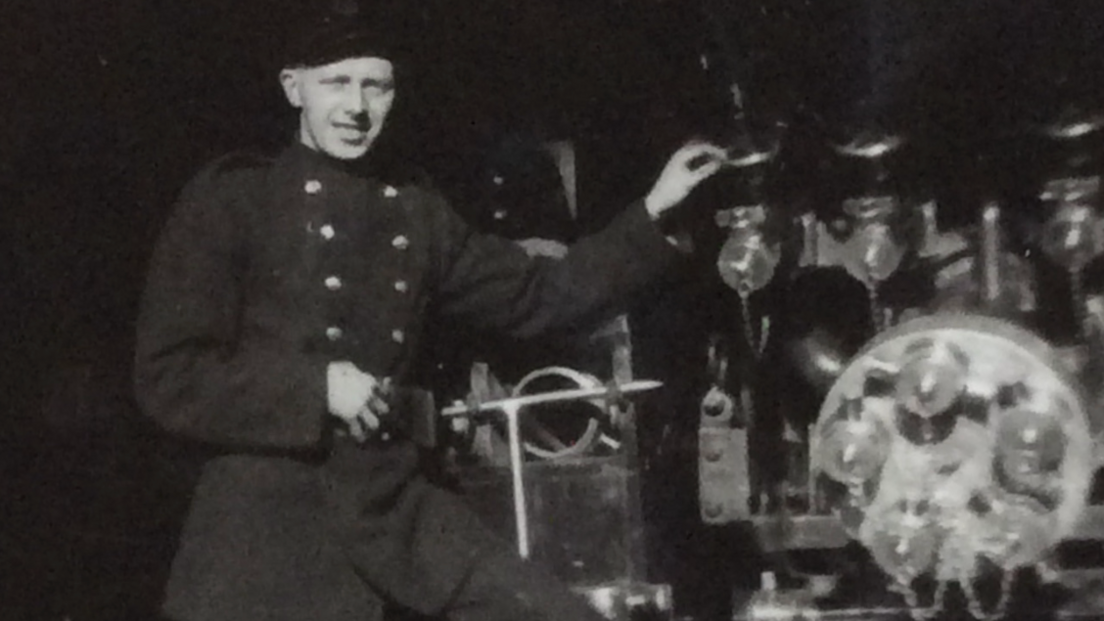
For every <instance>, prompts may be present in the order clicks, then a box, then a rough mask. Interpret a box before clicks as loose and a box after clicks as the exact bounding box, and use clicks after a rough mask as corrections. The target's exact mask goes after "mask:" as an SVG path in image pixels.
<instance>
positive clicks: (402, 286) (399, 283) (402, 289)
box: [395, 280, 410, 293]
mask: <svg viewBox="0 0 1104 621" xmlns="http://www.w3.org/2000/svg"><path fill="white" fill-rule="evenodd" d="M409 290H410V285H408V284H406V281H405V280H396V281H395V291H398V292H399V293H406V292H407V291H409Z"/></svg>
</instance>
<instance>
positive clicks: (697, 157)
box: [644, 142, 726, 219]
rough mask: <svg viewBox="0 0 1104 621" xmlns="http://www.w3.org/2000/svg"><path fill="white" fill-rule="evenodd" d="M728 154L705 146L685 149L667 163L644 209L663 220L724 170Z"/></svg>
mask: <svg viewBox="0 0 1104 621" xmlns="http://www.w3.org/2000/svg"><path fill="white" fill-rule="evenodd" d="M725 159H726V154H725V151H724V149H722V148H720V147H718V146H716V145H714V144H709V143H705V142H690V143H688V144H686V145H683V147H682V148H680V149H679V150H678V151H675V154H674V155H672V156H671V159H669V160H668V161H667V165H666V166H664V168H663V172H661V173H660V174H659V178H658V179H656V182H655V185H653V186H652V189H651V191H650V192H648V195H647V196H646V197H645V198H644V207H645V208H646V209H647V210H648V214H650V215H651V216H652V219H659V217H660V216H662V215H663V214H664V213H665V212H667V211H668V210H669V209H671V208H672V207H675V206H676V205H678V204H679V203H681V202H682V201H684V200H685V199H686V197H687V196H689V195H690V192H692V191H693V190H694V188H696V187H697V186H698V184H700V183H701V182H702V181H705V180H706V179H708V178H709V177H711V176H713V174H714V173H716V172H717V171H718V170H720V169H721V166H722V165H723V163H724V161H725Z"/></svg>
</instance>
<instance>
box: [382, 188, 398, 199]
mask: <svg viewBox="0 0 1104 621" xmlns="http://www.w3.org/2000/svg"><path fill="white" fill-rule="evenodd" d="M383 195H384V196H386V197H387V198H395V197H396V196H398V195H399V191H398V190H396V189H395V188H394V187H392V186H387V187H385V188H383Z"/></svg>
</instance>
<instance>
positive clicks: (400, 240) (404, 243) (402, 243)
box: [391, 235, 410, 250]
mask: <svg viewBox="0 0 1104 621" xmlns="http://www.w3.org/2000/svg"><path fill="white" fill-rule="evenodd" d="M391 245H392V246H394V247H395V248H397V249H399V250H406V249H407V248H409V247H410V240H409V239H407V237H406V235H397V236H395V239H392V240H391Z"/></svg>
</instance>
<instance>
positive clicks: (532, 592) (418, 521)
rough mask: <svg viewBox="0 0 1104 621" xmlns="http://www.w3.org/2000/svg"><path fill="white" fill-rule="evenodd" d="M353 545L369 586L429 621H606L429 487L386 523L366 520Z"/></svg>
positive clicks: (463, 506) (407, 496)
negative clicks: (434, 620) (438, 620)
mask: <svg viewBox="0 0 1104 621" xmlns="http://www.w3.org/2000/svg"><path fill="white" fill-rule="evenodd" d="M381 524H382V525H383V526H385V528H383V530H380V529H379V526H380V525H381ZM348 541H349V545H348V548H347V549H348V551H349V554H350V558H351V560H352V561H353V565H354V567H355V568H356V570H357V573H358V574H360V576H361V577H362V579H364V580H365V582H366V583H367V584H368V586H370V587H371V588H372V589H373V590H375V591H376V592H377V593H379V594H380V595H381V596H382V597H383V598H384V599H385V600H387V601H389V602H391V603H393V604H395V605H397V606H398V607H399V608H406V609H408V610H410V611H412V612H415V613H418V614H420V615H422V616H424V617H430V618H437V617H444V618H446V619H448V620H449V621H602V620H603V617H602V616H601V615H599V614H598V613H597V612H596V611H595V610H593V609H592V608H591V607H590V606H589V604H588V603H587V602H586V601H585V600H584V599H583V598H582V597H581V596H579V595H577V594H575V593H573V592H572V591H571V590H570V589H568V588H567V587H566V586H564V584H563V583H561V582H560V581H559V580H558V579H556V578H555V577H554V576H553V575H552V574H551V573H550V572H549V571H548V570H546V569H544V568H543V567H541V566H539V565H537V564H536V563H532V562H527V561H523V560H522V559H521V558H520V557H519V556H518V555H517V552H516V550H515V549H514V548H513V546H512V545H511V543H510V541H509V540H507V539H504V538H502V537H500V536H499V535H498V534H497V533H494V532H492V531H491V530H490V529H488V528H487V527H486V526H485V525H484V524H483V523H482V521H481V520H480V519H479V518H478V517H477V516H476V515H475V512H474V511H472V509H471V508H470V507H469V506H468V505H467V503H466V502H465V501H463V500H462V499H461V498H459V497H458V496H456V495H455V494H452V493H450V492H447V491H445V490H443V489H440V488H437V487H435V486H433V485H429V484H427V483H426V482H425V481H422V480H418V481H416V482H414V483H413V484H412V485H411V486H410V487H409V488H407V490H406V491H405V492H404V494H403V497H402V498H401V499H400V501H399V503H398V504H397V506H396V507H395V509H394V510H393V511H391V512H389V513H388V514H387V515H386V516H382V521H375V520H361V521H360V528H359V529H353V530H352V531H351V538H350V539H349V540H348Z"/></svg>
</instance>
